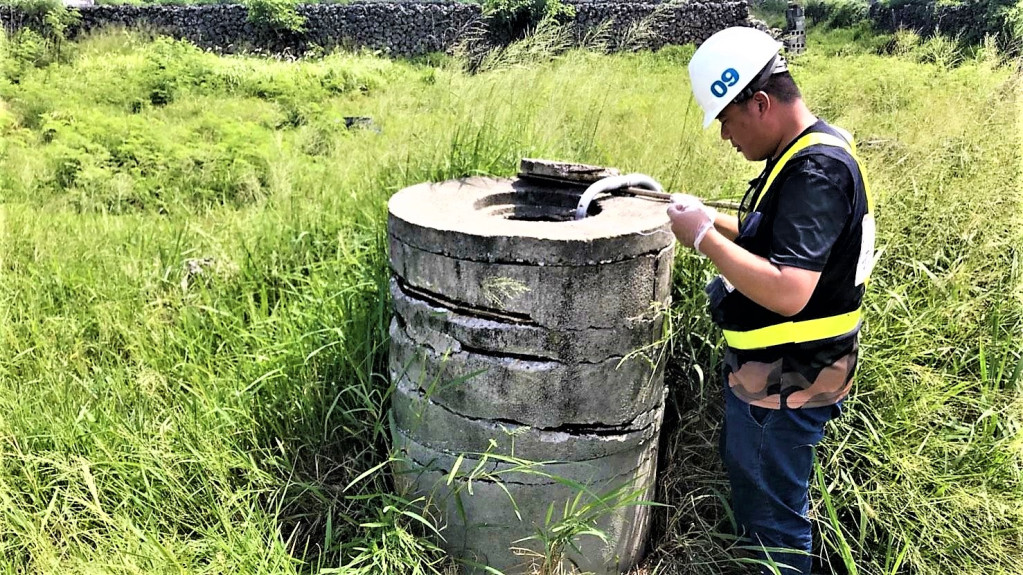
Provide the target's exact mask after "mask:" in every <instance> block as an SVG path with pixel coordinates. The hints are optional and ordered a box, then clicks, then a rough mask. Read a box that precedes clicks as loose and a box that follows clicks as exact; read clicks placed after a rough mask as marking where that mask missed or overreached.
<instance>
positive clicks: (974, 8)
mask: <svg viewBox="0 0 1023 575" xmlns="http://www.w3.org/2000/svg"><path fill="white" fill-rule="evenodd" d="M987 10H988V3H987V2H977V1H973V2H966V3H964V4H955V5H939V4H938V3H937V2H935V1H934V0H918V1H913V2H908V3H905V4H901V5H899V6H896V7H887V6H884V5H882V4H880V3H878V4H874V5H873V6H871V8H870V18H871V20H873V22H874V24H875V25H876V26H877V27H879V28H881V29H883V30H888V31H895V30H899V29H908V30H913V31H916V32H918V33H920V34H922V35H924V36H930V35H932V34H934V33H935V32H937V33H940V34H942V35H946V36H952V37H957V38H960V39H961V40H963V41H965V42H969V43H977V42H981V41H982V40H983V39H984V36H986V35H988V34H997V33H998V32H999V31H998V30H995V29H994V28H993V26H992V24H991V23H990V19H989V18H988V14H987Z"/></svg>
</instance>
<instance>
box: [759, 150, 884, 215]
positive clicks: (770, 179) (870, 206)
mask: <svg viewBox="0 0 1023 575" xmlns="http://www.w3.org/2000/svg"><path fill="white" fill-rule="evenodd" d="M851 140H852V138H850V141H851ZM818 144H819V145H823V146H834V147H836V148H842V149H843V150H845V151H846V152H849V155H850V156H852V157H853V160H855V161H856V165H857V166H858V167H859V168H860V179H861V180H863V190H864V191H865V192H866V193H867V212H870V213H872V212H873V211H874V200H873V198H872V196H871V193H870V184H868V183H867V175H866V174H865V173H864V172H863V167H862V166H863V163H862V162H860V158H859V157H858V156H857V155H856V146H855V144H852V143H850V142H847V141H846V140H843V139H842V138H839V137H838V136H833V135H831V134H825V133H822V132H810V133H809V134H807V135H805V136H803V137H802V138H799V139H798V140H796V143H795V144H792V147H790V148H789V149H788V150H786V151H785V153H784V154H782V157H781V158H779V159H778V163H777V164H775V165H774V168H773V169H772V170H771V173H770V174H768V175H767V181H765V182H764V186H763V187H762V188H760V196H759V197H758V198H757V202H756V203H755V204H754V205H753V209H752V210H750V211H753V212H755V211H757V208H758V207H760V201H761V200H763V199H764V196H766V195H767V191H768V190H770V189H771V184H773V183H774V180H775V179H776V178H777V177H778V174H780V173H781V170H782V168H784V167H785V164H787V163H789V160H791V159H792V156H795V155H796V154H797V153H799V152H801V151H802V150H804V149H806V148H808V147H810V146H815V145H818Z"/></svg>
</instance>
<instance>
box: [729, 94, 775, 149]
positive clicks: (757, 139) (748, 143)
mask: <svg viewBox="0 0 1023 575" xmlns="http://www.w3.org/2000/svg"><path fill="white" fill-rule="evenodd" d="M759 111H760V106H759V104H758V103H757V101H756V96H754V97H753V98H750V99H749V100H746V101H745V102H743V103H741V104H729V105H728V106H726V107H725V109H724V110H722V111H721V113H720V114H719V115H718V121H719V122H721V139H722V140H728V141H729V143H731V144H732V147H734V148H735V149H736V151H738V152H740V153H741V154H742V155H743V156H745V158H746V159H747V160H749V161H751V162H759V161H761V160H766V159H767V158H769V157H770V155H771V150H769V149H767V148H768V144H767V142H766V141H765V140H766V139H765V138H764V126H763V118H762V117H761V114H760V113H759Z"/></svg>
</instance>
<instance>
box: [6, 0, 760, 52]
mask: <svg viewBox="0 0 1023 575" xmlns="http://www.w3.org/2000/svg"><path fill="white" fill-rule="evenodd" d="M568 3H569V4H572V5H573V6H574V7H575V9H576V16H575V20H574V22H573V27H574V31H575V36H576V38H577V39H578V38H583V37H585V36H586V35H587V34H588V33H589V32H591V31H593V30H595V29H598V28H599V29H601V30H602V32H603V33H604V34H605V35H606V37H607V38H610V39H611V40H612V41H611V44H612V47H614V45H615V39H620V38H625V37H628V36H630V35H631V36H636V31H637V29H642V30H643V32H641V35H642V36H643V38H644V39H645V42H644V44H645V45H646V46H648V47H651V48H659V47H662V46H664V45H666V44H685V43H690V42H701V41H702V40H704V39H706V38H707V37H708V36H709V35H710V34H712V33H714V32H715V31H717V30H720V29H722V28H726V27H728V26H735V25H748V17H749V8H748V4H747V3H746V2H745V0H738V1H690V2H672V3H663V2H651V1H646V2H622V1H617V2H609V1H604V2H601V1H593V0H576V1H574V2H568ZM76 10H77V11H78V13H79V14H80V15H81V18H80V21H79V23H78V24H76V25H75V26H73V27H72V29H71V30H69V33H70V35H71V36H72V37H77V36H80V35H82V34H85V33H89V32H92V31H95V30H98V29H102V28H105V27H111V26H120V27H128V28H133V27H143V28H146V29H150V30H153V31H155V32H157V33H161V34H166V35H168V36H172V37H175V38H183V39H187V40H189V41H191V42H193V43H195V44H196V45H198V46H201V47H203V48H209V49H212V50H216V51H219V52H237V51H241V50H266V51H271V52H277V53H305V52H307V51H308V50H310V49H314V48H323V49H330V48H333V47H337V46H342V47H353V48H368V49H370V50H379V51H382V52H385V53H388V54H391V55H395V56H415V55H421V54H428V53H430V52H443V51H447V50H449V49H450V48H451V47H452V46H453V45H454V44H456V43H457V42H458V41H459V40H460V39H462V38H464V37H466V35H468V34H473V33H478V30H479V29H480V27H479V24H480V22H481V18H482V11H481V8H480V6H479V5H478V4H465V3H461V2H422V1H419V2H381V1H365V0H363V1H357V2H353V3H350V4H306V5H300V6H298V7H297V12H298V13H299V14H301V15H302V16H304V17H305V19H306V23H305V26H304V27H303V31H301V32H291V31H287V30H283V31H278V30H272V29H269V28H267V27H266V26H261V25H259V24H255V23H252V22H249V21H248V11H247V9H246V8H245V7H244V6H242V5H237V4H235V5H231V4H212V5H190V6H166V5H143V6H130V5H123V6H84V7H81V8H77V9H76ZM0 23H2V24H3V25H4V27H5V28H6V29H7V30H8V31H9V32H13V31H16V30H17V29H19V28H21V27H24V26H32V25H40V24H41V19H40V18H39V17H38V16H37V17H34V18H33V17H26V15H25V14H23V13H21V12H20V11H19V10H18V9H16V8H13V7H11V6H2V7H0ZM622 44H623V45H624V43H622ZM629 45H630V46H635V44H634V43H632V44H629Z"/></svg>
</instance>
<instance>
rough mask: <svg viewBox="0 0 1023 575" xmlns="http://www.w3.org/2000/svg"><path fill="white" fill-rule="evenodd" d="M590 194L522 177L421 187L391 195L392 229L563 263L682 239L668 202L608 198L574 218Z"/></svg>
mask: <svg viewBox="0 0 1023 575" xmlns="http://www.w3.org/2000/svg"><path fill="white" fill-rule="evenodd" d="M583 191H584V189H583V188H582V187H578V186H577V187H573V186H569V185H565V186H559V185H549V184H543V183H539V182H533V181H529V180H524V179H521V178H519V179H495V178H467V179H462V180H449V181H447V182H441V183H436V184H432V183H425V184H419V185H416V186H412V187H409V188H405V189H403V190H400V191H398V192H397V193H396V194H394V195H393V196H392V197H391V199H390V201H389V202H388V210H389V218H388V231H389V233H390V234H391V235H392V236H394V237H395V238H397V239H399V240H400V241H402V242H404V243H406V244H409V245H412V246H414V247H417V248H419V249H422V250H425V251H430V252H433V253H438V254H444V255H448V256H451V257H455V258H459V259H466V260H472V261H480V262H516V263H527V264H528V263H532V264H537V265H560V266H579V265H593V264H597V263H606V262H612V261H620V260H624V259H630V258H633V257H636V256H638V255H642V254H649V253H656V252H658V251H660V250H662V249H664V248H665V247H667V246H669V245H671V243H672V242H673V241H674V236H673V235H672V234H671V230H670V227H669V222H668V216H667V212H666V208H667V204H665V203H664V202H660V201H656V200H651V199H647V198H639V197H635V196H629V195H624V194H623V195H606V194H605V195H601V196H598V198H597V200H596V201H595V202H594V203H595V204H596V207H595V208H593V209H591V213H592V212H593V211H596V210H599V213H596V214H595V215H590V216H588V217H586V218H584V219H582V220H579V221H575V220H573V219H571V217H572V216H571V214H572V213H573V212H574V210H575V206H576V204H577V202H578V200H579V196H580V195H581V194H582V192H583ZM559 219H560V220H561V221H557V220H559ZM551 220H554V221H551Z"/></svg>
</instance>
